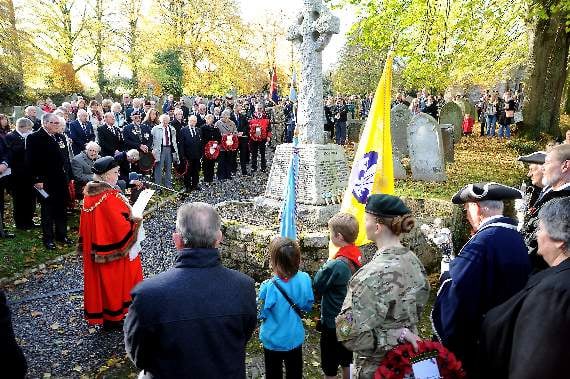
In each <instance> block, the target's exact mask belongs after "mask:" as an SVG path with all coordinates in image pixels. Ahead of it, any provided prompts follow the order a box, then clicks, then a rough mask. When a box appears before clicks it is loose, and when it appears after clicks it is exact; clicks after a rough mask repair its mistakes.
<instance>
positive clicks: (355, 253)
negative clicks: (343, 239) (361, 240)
mask: <svg viewBox="0 0 570 379" xmlns="http://www.w3.org/2000/svg"><path fill="white" fill-rule="evenodd" d="M334 257H335V259H336V258H338V257H345V258H347V259H350V260H351V261H352V262H353V263H354V264H355V265H356V266H357V267H362V254H361V253H360V249H359V248H358V246H355V245H346V246H343V247H341V248H340V249H339V250H338V252H337V253H336V255H335V256H334Z"/></svg>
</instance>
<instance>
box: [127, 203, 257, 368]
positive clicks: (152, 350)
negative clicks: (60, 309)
mask: <svg viewBox="0 0 570 379" xmlns="http://www.w3.org/2000/svg"><path fill="white" fill-rule="evenodd" d="M220 227H221V219H220V216H219V215H218V213H217V212H216V210H215V209H214V208H213V207H212V206H211V205H209V204H206V203H186V204H184V205H182V206H181V207H180V208H179V209H178V214H177V218H176V232H175V233H174V234H173V240H174V244H175V246H176V249H177V250H178V256H177V258H176V262H175V265H174V268H172V269H170V270H168V271H166V272H163V273H161V274H159V275H156V276H154V277H153V278H150V279H147V280H145V281H144V282H141V283H140V284H139V285H137V286H136V287H135V288H134V289H133V291H132V293H131V294H132V298H133V299H132V304H131V306H130V308H129V313H128V315H127V318H126V320H125V326H124V330H125V347H126V350H127V354H128V355H129V357H130V358H131V359H132V361H133V362H134V363H135V365H136V366H137V367H138V368H140V369H141V370H143V375H142V377H144V378H147V379H148V378H188V377H192V378H245V346H246V343H247V341H248V340H249V339H250V338H251V335H252V333H253V330H254V329H255V325H256V303H255V287H254V282H253V279H251V278H250V277H249V276H247V275H245V274H242V273H240V272H238V271H234V270H230V269H228V268H225V267H224V266H222V264H221V261H220V253H219V251H218V246H219V245H220V242H221V240H222V232H221V230H220ZM139 377H141V376H139Z"/></svg>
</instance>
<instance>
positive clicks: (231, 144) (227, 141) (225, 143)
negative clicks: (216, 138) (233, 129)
mask: <svg viewBox="0 0 570 379" xmlns="http://www.w3.org/2000/svg"><path fill="white" fill-rule="evenodd" d="M238 145H239V142H238V136H236V135H235V134H230V133H226V134H224V135H223V136H222V147H223V148H224V150H227V151H236V150H237V148H238Z"/></svg>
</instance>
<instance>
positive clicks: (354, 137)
mask: <svg viewBox="0 0 570 379" xmlns="http://www.w3.org/2000/svg"><path fill="white" fill-rule="evenodd" d="M362 122H363V121H362V120H349V121H348V122H347V124H346V128H347V135H348V142H356V143H358V141H360V133H361V132H362Z"/></svg>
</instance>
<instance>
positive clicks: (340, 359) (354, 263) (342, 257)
mask: <svg viewBox="0 0 570 379" xmlns="http://www.w3.org/2000/svg"><path fill="white" fill-rule="evenodd" d="M329 231H330V240H331V242H332V243H333V245H334V246H336V247H338V248H339V250H338V252H336V254H334V255H333V256H330V257H329V260H328V261H327V262H326V263H325V264H324V265H323V267H321V268H320V269H319V271H318V272H317V273H316V274H315V278H314V280H313V286H314V287H315V291H316V292H317V293H318V294H319V295H321V296H322V300H321V342H320V345H321V367H322V369H323V372H324V374H325V378H336V374H337V369H338V366H339V365H340V366H341V367H342V370H343V373H342V374H343V378H344V379H348V378H349V366H350V363H351V362H352V352H351V351H349V350H347V349H346V348H345V347H344V346H342V344H341V343H340V342H338V340H337V338H336V329H335V317H336V316H337V315H338V314H339V312H340V309H341V307H342V303H343V302H344V298H345V296H346V292H347V286H348V281H349V280H350V278H351V277H352V274H354V272H355V271H356V270H357V269H358V268H360V267H361V266H362V255H361V253H360V249H359V248H358V247H356V246H355V245H354V241H356V237H357V236H358V221H357V220H356V218H355V217H354V216H353V215H351V214H348V213H338V214H336V215H334V216H333V217H332V218H331V219H330V220H329Z"/></svg>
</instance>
